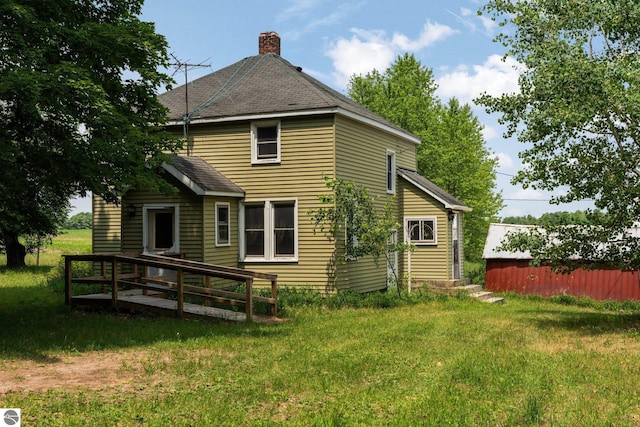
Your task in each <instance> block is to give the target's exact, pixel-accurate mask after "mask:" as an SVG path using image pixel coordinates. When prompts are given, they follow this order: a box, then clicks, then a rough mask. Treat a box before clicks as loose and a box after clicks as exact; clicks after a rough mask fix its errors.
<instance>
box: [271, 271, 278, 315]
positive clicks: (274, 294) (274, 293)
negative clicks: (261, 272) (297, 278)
mask: <svg viewBox="0 0 640 427" xmlns="http://www.w3.org/2000/svg"><path fill="white" fill-rule="evenodd" d="M271 298H273V300H274V301H275V302H274V303H273V304H271V315H272V316H273V317H276V316H277V315H278V279H272V280H271Z"/></svg>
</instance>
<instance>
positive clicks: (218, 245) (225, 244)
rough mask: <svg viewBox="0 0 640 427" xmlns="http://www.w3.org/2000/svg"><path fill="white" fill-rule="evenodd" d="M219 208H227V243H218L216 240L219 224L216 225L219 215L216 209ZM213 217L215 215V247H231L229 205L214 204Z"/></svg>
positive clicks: (223, 203) (226, 203)
mask: <svg viewBox="0 0 640 427" xmlns="http://www.w3.org/2000/svg"><path fill="white" fill-rule="evenodd" d="M219 207H226V208H227V236H229V237H228V241H227V242H222V243H221V242H220V241H219V240H218V237H219V235H218V230H219V223H218V219H219V215H218V208H219ZM215 215H216V231H215V232H216V247H223V246H231V205H230V204H229V203H228V202H216V203H215Z"/></svg>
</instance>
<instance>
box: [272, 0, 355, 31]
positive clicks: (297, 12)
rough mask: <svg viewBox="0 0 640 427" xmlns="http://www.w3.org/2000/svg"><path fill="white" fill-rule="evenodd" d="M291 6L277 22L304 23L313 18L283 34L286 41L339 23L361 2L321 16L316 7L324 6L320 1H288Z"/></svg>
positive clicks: (335, 9)
mask: <svg viewBox="0 0 640 427" xmlns="http://www.w3.org/2000/svg"><path fill="white" fill-rule="evenodd" d="M290 3H291V6H289V7H288V8H287V9H285V10H284V11H282V12H281V13H280V14H279V15H278V17H277V21H278V22H282V21H288V20H292V19H297V20H298V21H296V22H304V21H305V20H306V18H307V17H308V16H312V17H313V18H312V19H311V20H310V21H309V22H307V23H306V24H305V25H304V26H303V27H301V28H294V29H291V30H288V31H287V32H285V33H284V36H285V37H286V39H288V40H297V39H298V38H300V37H301V36H302V35H304V34H307V33H310V32H312V31H314V30H315V29H316V28H319V27H327V26H331V25H333V24H335V23H337V22H340V21H341V20H342V19H343V18H345V17H347V16H349V15H350V14H352V13H353V12H354V11H356V10H357V9H359V8H360V7H361V6H363V4H364V3H363V2H346V3H342V4H339V5H336V6H332V7H331V8H330V10H331V13H329V14H327V15H322V14H321V13H319V12H318V11H317V10H314V9H317V8H318V7H321V6H326V4H325V3H323V2H322V1H320V0H290Z"/></svg>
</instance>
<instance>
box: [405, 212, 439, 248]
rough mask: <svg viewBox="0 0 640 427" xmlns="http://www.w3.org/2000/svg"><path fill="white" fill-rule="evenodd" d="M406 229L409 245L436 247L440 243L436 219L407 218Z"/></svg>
mask: <svg viewBox="0 0 640 427" xmlns="http://www.w3.org/2000/svg"><path fill="white" fill-rule="evenodd" d="M405 227H406V228H405V230H406V235H407V241H408V242H409V243H413V244H414V245H435V244H436V243H438V242H437V221H436V218H433V217H425V218H407V219H406V222H405Z"/></svg>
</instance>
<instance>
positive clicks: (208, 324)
mask: <svg viewBox="0 0 640 427" xmlns="http://www.w3.org/2000/svg"><path fill="white" fill-rule="evenodd" d="M86 232H88V233H86ZM82 233H85V234H82ZM89 243H90V231H88V230H87V231H80V232H76V231H74V232H71V233H68V234H64V235H62V236H60V237H59V238H57V239H56V240H55V242H54V245H53V246H51V247H50V248H47V250H46V251H44V252H43V253H42V254H41V266H40V267H34V266H32V267H28V268H27V269H25V270H22V271H19V272H9V271H7V270H6V269H4V268H3V267H0V407H18V408H21V409H22V416H23V425H46V426H86V425H121V426H138V425H146V426H166V425H172V426H187V425H195V426H208V425H217V426H219V425H230V426H231V425H234V426H235V425H265V426H267V425H282V424H286V425H322V426H338V425H434V426H440V425H491V426H500V425H503V426H512V425H550V426H551V425H561V426H565V425H590V426H593V425H616V426H620V425H623V426H624V425H629V426H638V425H640V391H639V390H638V387H637V385H638V384H639V383H640V314H639V312H638V311H637V310H633V309H631V310H630V309H624V310H620V308H619V307H618V308H617V309H616V310H603V309H598V310H596V309H593V308H588V307H579V306H577V305H562V304H558V303H554V302H550V301H546V300H542V299H539V298H522V297H517V296H513V295H509V296H508V298H507V304H505V305H492V304H483V303H480V302H477V301H476V300H471V299H465V298H460V299H455V298H451V299H443V298H432V299H431V300H429V298H425V300H424V302H415V301H414V303H412V304H403V303H402V302H398V301H396V303H398V304H400V305H399V306H397V307H393V308H357V309H356V308H342V309H331V308H328V307H327V306H326V305H323V304H321V303H319V302H318V301H317V299H315V298H313V297H312V296H309V295H294V294H291V295H289V296H287V293H286V292H283V297H284V298H290V299H289V300H288V302H287V301H284V304H283V306H285V307H286V308H287V311H286V317H288V319H289V321H286V322H283V323H280V324H274V325H257V324H231V323H223V322H216V321H179V320H175V319H170V318H160V317H154V316H150V315H146V314H130V313H110V312H103V313H99V312H81V311H71V310H69V309H68V308H67V307H66V306H64V304H63V295H62V294H61V293H60V292H59V289H58V288H57V287H56V286H51V285H50V284H49V283H48V281H47V277H49V278H51V277H55V275H56V266H57V265H58V264H59V256H60V254H62V253H75V252H86V251H88V250H89V246H88V245H89ZM2 262H3V260H2V259H0V265H1V263H2ZM295 297H298V300H300V299H305V298H306V299H307V300H313V301H315V303H312V304H309V305H301V304H296V303H294V300H295Z"/></svg>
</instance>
